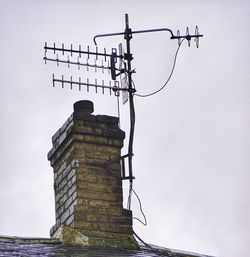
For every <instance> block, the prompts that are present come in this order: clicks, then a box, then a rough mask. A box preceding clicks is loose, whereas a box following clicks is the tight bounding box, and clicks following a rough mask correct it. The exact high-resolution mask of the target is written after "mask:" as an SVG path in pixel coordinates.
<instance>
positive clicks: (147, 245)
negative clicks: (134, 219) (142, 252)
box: [133, 230, 153, 251]
mask: <svg viewBox="0 0 250 257" xmlns="http://www.w3.org/2000/svg"><path fill="white" fill-rule="evenodd" d="M133 234H134V235H135V237H136V238H137V239H138V240H139V241H141V242H142V243H143V244H144V245H145V246H146V248H148V249H149V250H151V251H152V250H153V247H151V246H150V245H149V244H147V243H146V242H145V241H143V240H142V239H141V238H140V237H139V236H138V235H137V234H136V233H135V231H134V230H133Z"/></svg>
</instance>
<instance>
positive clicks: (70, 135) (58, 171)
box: [48, 101, 138, 249]
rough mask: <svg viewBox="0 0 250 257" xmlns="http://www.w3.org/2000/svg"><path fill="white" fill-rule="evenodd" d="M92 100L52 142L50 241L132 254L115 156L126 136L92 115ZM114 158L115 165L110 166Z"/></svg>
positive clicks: (110, 120)
mask: <svg viewBox="0 0 250 257" xmlns="http://www.w3.org/2000/svg"><path fill="white" fill-rule="evenodd" d="M93 110H94V108H93V103H92V102H91V101H79V102H76V103H75V104H74V112H73V114H72V115H71V116H70V117H69V118H68V119H67V121H66V122H65V123H64V125H63V126H62V127H61V128H60V129H59V130H58V131H57V132H56V133H55V135H54V136H53V137H52V143H53V148H52V149H51V150H50V152H49V153H48V160H49V161H50V164H51V166H52V167H53V170H54V190H55V208H56V224H55V225H54V226H53V227H52V228H51V230H50V235H51V237H56V238H60V239H61V240H62V241H63V242H64V243H65V244H72V245H75V244H77V245H83V246H90V247H111V248H126V249H136V248H138V244H137V242H136V240H135V239H134V237H133V229H132V212H131V211H129V210H126V209H123V204H122V202H123V191H122V179H121V167H120V161H119V157H120V156H121V148H122V146H123V140H124V138H125V133H124V132H123V131H122V130H121V129H120V128H119V127H118V118H116V117H111V116H106V115H93V114H92V113H93ZM115 159H117V161H115V162H112V164H111V161H113V160H115Z"/></svg>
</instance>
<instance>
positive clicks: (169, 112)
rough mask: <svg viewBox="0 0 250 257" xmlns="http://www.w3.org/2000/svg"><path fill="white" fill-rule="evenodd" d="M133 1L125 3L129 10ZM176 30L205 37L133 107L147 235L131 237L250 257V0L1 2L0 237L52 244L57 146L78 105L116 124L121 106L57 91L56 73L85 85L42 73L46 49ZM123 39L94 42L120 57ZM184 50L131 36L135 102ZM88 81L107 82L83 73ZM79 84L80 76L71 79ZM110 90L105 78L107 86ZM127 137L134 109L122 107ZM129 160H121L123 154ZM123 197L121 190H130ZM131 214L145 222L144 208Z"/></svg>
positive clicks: (60, 70)
mask: <svg viewBox="0 0 250 257" xmlns="http://www.w3.org/2000/svg"><path fill="white" fill-rule="evenodd" d="M125 2H126V3H125ZM125 13H128V14H129V18H130V25H131V28H132V30H140V29H151V28H162V27H166V28H170V29H172V30H173V31H174V32H176V31H177V29H179V30H180V32H181V33H185V30H186V26H189V29H190V32H192V33H193V32H194V28H195V25H196V24H197V25H198V26H199V29H200V32H201V33H203V34H204V38H202V39H201V40H200V48H199V49H196V47H195V45H194V42H192V43H191V47H190V48H189V47H188V46H187V43H186V42H184V43H183V45H182V46H181V48H180V51H179V54H178V59H177V63H176V68H175V71H174V74H173V77H172V79H171V81H170V82H169V84H168V85H167V87H166V88H165V89H164V90H163V91H162V92H160V93H159V94H157V95H155V96H152V97H148V98H138V97H136V98H135V106H136V132H135V142H134V144H135V145H134V152H135V157H134V174H135V176H136V181H135V190H136V192H137V193H138V194H139V195H140V197H141V201H142V204H143V209H144V211H145V214H146V216H147V219H148V226H147V227H142V226H141V224H140V223H137V222H136V221H135V222H134V229H135V231H136V232H137V233H138V234H139V235H140V236H141V237H142V238H143V239H144V240H145V241H146V242H150V243H154V244H157V245H161V246H165V247H169V248H176V249H182V250H188V251H193V252H199V253H205V254H210V255H217V256H220V257H235V256H248V255H249V240H250V239H249V231H250V222H249V217H250V208H249V206H250V205H249V204H250V203H249V193H250V186H249V185H250V174H249V166H250V165H249V164H250V159H249V147H250V137H249V135H250V134H249V112H250V102H249V93H250V90H249V82H250V72H249V67H250V65H249V64H250V52H249V41H250V36H249V35H250V23H249V17H250V3H249V1H195V0H194V1H128V0H127V1H103V0H102V1H87V0H85V1H84V0H83V1H44V0H43V1H28V0H27V1H25V0H23V1H15V0H11V1H8V0H1V1H0V49H1V59H0V72H1V81H0V83H1V94H0V105H1V108H0V119H1V126H0V132H1V145H0V153H1V155H0V156H1V161H0V206H1V211H0V234H2V235H12V236H14V235H16V236H31V237H37V236H41V237H48V236H49V229H50V227H51V226H52V225H54V223H55V217H54V193H53V171H52V168H51V167H50V165H49V162H48V161H47V156H46V155H47V152H48V151H49V150H50V148H51V137H52V135H53V134H54V133H55V132H56V130H57V129H58V128H59V127H60V126H61V125H62V124H63V123H64V121H65V120H66V119H67V118H68V116H69V115H70V114H71V113H72V111H73V108H72V105H73V103H74V102H75V101H78V100H82V99H89V100H92V101H94V104H95V114H108V115H117V110H116V99H115V98H114V97H112V96H109V95H108V94H106V95H101V94H98V95H96V94H95V93H94V92H91V93H87V92H85V91H81V92H79V91H77V90H70V89H66V88H65V89H61V88H60V86H58V87H56V88H53V87H52V81H51V79H52V73H53V72H54V73H55V74H58V75H61V74H64V75H65V76H66V77H67V76H68V77H69V76H70V75H73V78H76V79H77V78H78V77H77V76H78V75H79V72H77V69H76V68H75V67H71V68H70V69H68V68H67V67H66V66H64V65H60V66H59V67H57V66H56V64H55V63H48V64H47V65H44V61H43V54H44V51H43V45H44V42H45V41H47V42H48V44H52V43H54V42H56V43H58V46H59V44H61V43H65V45H68V46H69V44H70V43H73V44H74V45H75V46H76V45H77V44H82V48H84V46H87V45H88V44H89V45H90V47H93V49H94V44H93V41H92V37H93V36H94V35H95V34H100V33H111V32H122V31H123V30H124V14H125ZM119 43H124V40H123V38H122V37H116V38H105V39H99V40H98V45H99V46H100V48H103V47H105V46H106V47H107V49H111V47H117V46H118V44H119ZM177 46H178V45H177V42H176V41H174V40H170V35H169V34H168V33H166V32H162V33H152V34H144V35H134V36H133V39H132V41H131V51H132V53H133V56H134V61H133V63H132V65H133V68H135V69H136V74H134V75H133V79H134V82H135V85H136V89H137V92H138V93H141V94H146V93H151V92H153V91H154V90H157V89H158V88H160V87H161V86H162V85H163V84H164V83H165V81H166V79H167V78H168V76H169V73H170V71H171V68H172V65H173V58H174V54H175V51H176V48H177ZM80 75H81V76H82V78H87V77H90V78H94V77H95V76H96V77H97V78H98V79H100V80H101V79H102V74H101V73H100V72H99V73H90V74H88V73H87V71H86V70H82V71H80ZM74 76H75V77H74ZM105 81H106V77H105ZM121 126H122V129H124V130H125V131H126V132H127V134H128V106H127V105H125V106H122V107H121ZM124 152H126V149H124ZM124 186H125V191H126V190H127V188H126V186H127V185H124ZM132 209H133V211H134V214H135V215H136V216H140V213H139V211H138V210H139V205H138V203H137V202H136V201H133V205H132Z"/></svg>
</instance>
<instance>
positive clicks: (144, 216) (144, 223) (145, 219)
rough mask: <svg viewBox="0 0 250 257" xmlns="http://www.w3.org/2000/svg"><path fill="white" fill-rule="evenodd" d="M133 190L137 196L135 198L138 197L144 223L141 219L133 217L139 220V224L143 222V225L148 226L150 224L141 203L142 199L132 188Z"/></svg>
mask: <svg viewBox="0 0 250 257" xmlns="http://www.w3.org/2000/svg"><path fill="white" fill-rule="evenodd" d="M131 190H132V192H133V193H134V194H135V196H136V197H137V199H138V202H139V205H140V211H141V214H142V215H143V218H144V222H143V221H141V220H140V219H139V218H136V217H133V219H135V220H138V221H139V222H141V224H142V225H144V226H147V224H148V223H147V218H146V215H145V213H144V212H143V210H142V203H141V200H140V197H139V196H138V194H137V193H136V192H135V190H134V189H133V188H131Z"/></svg>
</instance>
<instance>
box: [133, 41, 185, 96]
mask: <svg viewBox="0 0 250 257" xmlns="http://www.w3.org/2000/svg"><path fill="white" fill-rule="evenodd" d="M183 41H184V39H182V40H181V42H180V44H179V46H178V48H177V50H176V52H175V57H174V64H173V67H172V70H171V72H170V75H169V77H168V79H167V81H166V82H165V84H164V85H163V86H162V87H161V88H159V89H158V90H156V91H154V92H152V93H150V94H146V95H141V94H134V95H135V96H139V97H148V96H152V95H155V94H157V93H159V92H160V91H161V90H162V89H164V88H165V86H166V85H167V84H168V82H169V80H170V79H171V77H172V75H173V72H174V69H175V64H176V60H177V55H178V52H179V49H180V47H181V44H182V42H183ZM132 82H133V81H132ZM133 84H134V82H133Z"/></svg>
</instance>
